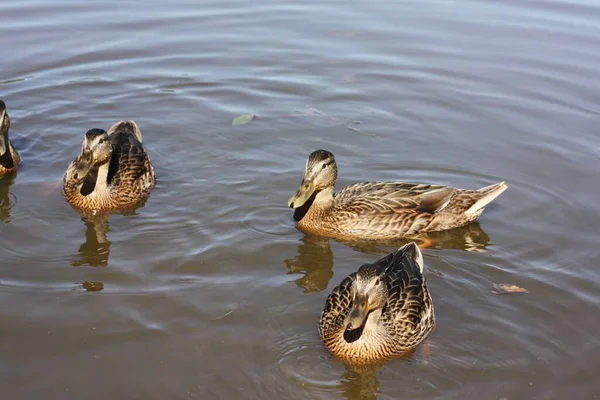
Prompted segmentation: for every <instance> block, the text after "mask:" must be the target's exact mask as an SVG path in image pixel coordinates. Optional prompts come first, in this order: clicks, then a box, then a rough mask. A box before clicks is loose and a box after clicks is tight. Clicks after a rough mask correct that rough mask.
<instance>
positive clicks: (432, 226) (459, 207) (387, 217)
mask: <svg viewBox="0 0 600 400" xmlns="http://www.w3.org/2000/svg"><path fill="white" fill-rule="evenodd" d="M336 179H337V166H336V163H335V158H334V157H333V154H331V153H330V152H328V151H325V150H316V151H314V152H313V153H312V154H311V155H310V156H309V157H308V160H307V162H306V168H305V170H304V177H303V178H302V182H301V183H300V187H299V189H298V191H297V192H296V193H295V194H294V195H293V196H292V197H291V198H290V199H289V201H288V205H289V206H290V207H291V208H294V209H295V211H294V220H295V221H296V226H297V227H298V229H300V230H301V231H303V232H306V233H312V234H316V235H321V236H328V237H334V238H340V239H400V238H411V237H418V236H419V235H420V234H423V233H426V232H434V231H442V230H446V229H453V228H457V227H459V226H463V225H466V224H468V223H469V222H471V221H474V220H475V219H476V218H477V217H478V216H479V215H480V214H481V213H482V212H483V210H484V208H485V207H486V206H487V205H488V204H489V203H490V202H491V201H492V200H494V199H495V198H496V197H498V196H499V195H500V194H501V193H502V192H504V191H505V190H506V189H507V188H508V185H507V184H506V183H505V182H499V183H496V184H494V185H491V186H486V187H484V188H481V189H477V190H467V189H456V188H453V187H449V186H441V185H429V184H419V183H403V182H362V183H355V184H353V185H350V186H347V187H345V188H343V189H342V190H341V191H339V192H337V193H334V192H333V189H334V185H335V181H336Z"/></svg>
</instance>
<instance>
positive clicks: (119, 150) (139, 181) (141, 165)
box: [63, 121, 155, 211]
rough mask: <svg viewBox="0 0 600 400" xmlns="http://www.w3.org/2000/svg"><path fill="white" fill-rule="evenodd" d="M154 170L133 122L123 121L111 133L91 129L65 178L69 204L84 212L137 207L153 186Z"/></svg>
mask: <svg viewBox="0 0 600 400" xmlns="http://www.w3.org/2000/svg"><path fill="white" fill-rule="evenodd" d="M154 184H155V177H154V168H153V167H152V164H151V163H150V159H149V158H148V154H147V153H146V151H145V149H144V146H143V145H142V133H141V131H140V129H139V128H138V126H137V124H136V123H135V122H134V121H120V122H117V123H116V124H115V125H113V126H112V127H111V128H110V129H109V130H108V132H106V131H104V130H102V129H91V130H89V131H88V132H87V133H86V134H85V137H84V139H83V144H82V146H81V154H80V155H79V156H77V158H75V159H74V160H73V161H72V162H71V164H70V165H69V167H68V168H67V171H66V173H65V175H64V178H63V194H64V196H65V199H66V200H67V202H69V203H70V204H71V205H72V206H74V207H75V208H77V209H80V210H83V211H110V210H114V209H123V208H129V207H132V206H135V205H137V204H139V203H141V202H142V201H144V200H145V199H146V198H147V197H148V195H149V194H150V191H151V190H152V188H153V187H154Z"/></svg>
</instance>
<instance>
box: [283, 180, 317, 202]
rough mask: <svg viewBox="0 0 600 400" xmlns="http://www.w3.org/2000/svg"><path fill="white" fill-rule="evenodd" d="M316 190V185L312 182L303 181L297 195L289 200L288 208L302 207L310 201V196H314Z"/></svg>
mask: <svg viewBox="0 0 600 400" xmlns="http://www.w3.org/2000/svg"><path fill="white" fill-rule="evenodd" d="M315 189H316V188H315V185H314V184H313V183H312V182H310V181H306V180H304V179H303V180H302V183H301V184H300V187H299V188H298V190H297V191H296V193H294V195H293V196H292V197H290V199H289V200H288V206H289V207H290V208H298V207H302V206H303V205H304V203H306V202H307V201H308V199H310V196H312V195H313V193H314V192H315Z"/></svg>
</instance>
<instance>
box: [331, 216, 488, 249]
mask: <svg viewBox="0 0 600 400" xmlns="http://www.w3.org/2000/svg"><path fill="white" fill-rule="evenodd" d="M336 241H338V242H339V243H342V244H344V245H346V246H348V247H351V248H352V249H353V250H355V251H358V252H362V253H369V254H387V253H389V252H390V249H389V248H390V247H394V248H398V247H401V246H403V245H405V244H406V243H408V242H409V241H410V240H407V239H400V240H392V241H373V240H350V241H349V240H341V239H336ZM415 241H416V242H417V243H419V245H420V246H422V245H423V244H427V248H429V249H440V250H441V249H455V250H464V251H469V252H475V253H482V252H485V251H486V247H487V245H488V244H489V243H490V237H489V236H488V234H487V233H485V231H484V230H483V229H482V228H481V225H480V224H479V222H477V221H475V222H472V223H470V224H469V225H466V226H462V227H460V228H455V229H451V230H447V231H441V232H431V233H428V234H426V235H423V236H421V237H420V238H419V239H415Z"/></svg>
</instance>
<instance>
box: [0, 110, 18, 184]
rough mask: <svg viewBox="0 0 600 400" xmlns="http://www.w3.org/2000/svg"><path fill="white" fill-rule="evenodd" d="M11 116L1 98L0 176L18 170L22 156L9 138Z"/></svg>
mask: <svg viewBox="0 0 600 400" xmlns="http://www.w3.org/2000/svg"><path fill="white" fill-rule="evenodd" d="M9 129H10V117H9V116H8V112H7V111H6V104H5V103H4V101H2V100H0V176H3V175H6V174H8V173H10V172H14V171H16V170H17V167H18V166H19V164H20V163H21V157H20V156H19V153H18V152H17V150H15V148H14V147H13V145H12V143H11V142H10V140H9V139H8V130H9Z"/></svg>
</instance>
